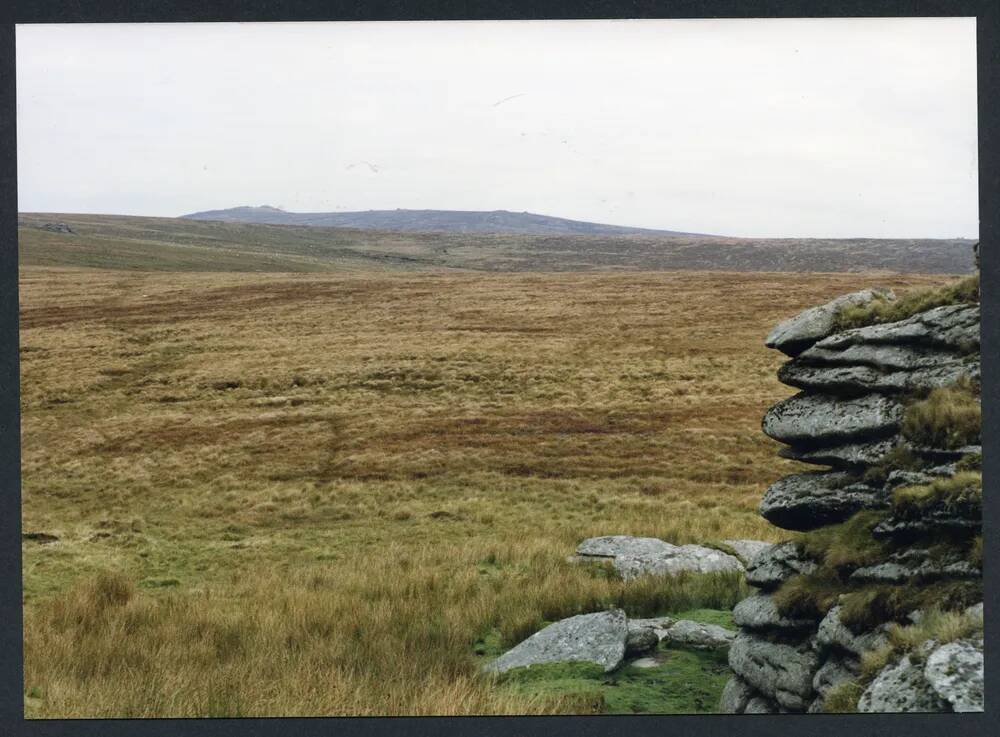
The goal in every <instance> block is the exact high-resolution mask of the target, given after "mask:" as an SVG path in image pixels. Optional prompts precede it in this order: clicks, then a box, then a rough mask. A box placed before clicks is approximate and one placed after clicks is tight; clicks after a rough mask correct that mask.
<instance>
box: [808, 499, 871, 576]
mask: <svg viewBox="0 0 1000 737" xmlns="http://www.w3.org/2000/svg"><path fill="white" fill-rule="evenodd" d="M884 517H885V514H884V513H883V512H879V511H875V510H864V511H861V512H858V513H857V514H855V515H854V516H852V517H851V518H850V519H848V520H847V521H846V522H841V523H840V524H837V525H829V526H827V527H821V528H819V529H818V530H814V531H812V532H810V533H809V534H807V535H803V536H802V537H801V539H800V541H799V542H800V545H801V546H802V548H803V550H804V551H805V552H806V554H807V555H808V556H810V557H811V558H814V559H816V560H818V561H820V562H821V563H822V564H823V565H824V566H826V567H828V568H832V569H836V570H842V569H846V568H857V567H859V566H865V565H869V564H872V563H875V562H877V561H879V560H881V559H882V558H884V557H885V555H886V553H887V552H888V551H887V550H886V546H885V545H884V544H883V543H881V542H880V541H878V540H876V539H875V538H873V537H872V528H873V527H875V525H877V524H878V523H879V522H880V521H881V520H882V519H883V518H884Z"/></svg>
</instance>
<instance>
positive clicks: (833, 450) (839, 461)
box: [778, 435, 905, 470]
mask: <svg viewBox="0 0 1000 737" xmlns="http://www.w3.org/2000/svg"><path fill="white" fill-rule="evenodd" d="M901 444H902V445H905V444H903V443H902V441H901V439H900V437H899V436H898V435H895V436H892V437H888V438H883V439H882V440H872V441H865V442H847V443H836V444H833V445H828V446H824V447H820V448H815V447H811V446H799V447H793V446H786V447H784V448H780V449H779V450H778V455H779V456H781V457H782V458H791V459H792V460H796V461H801V462H802V463H812V464H815V465H818V466H833V467H834V468H840V469H851V470H858V469H862V468H865V467H867V466H875V465H878V463H879V462H880V461H881V460H882V458H883V457H884V456H885V454H886V453H888V452H889V451H890V450H892V449H893V448H895V447H897V446H899V445H901Z"/></svg>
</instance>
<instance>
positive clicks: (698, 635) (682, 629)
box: [663, 619, 736, 650]
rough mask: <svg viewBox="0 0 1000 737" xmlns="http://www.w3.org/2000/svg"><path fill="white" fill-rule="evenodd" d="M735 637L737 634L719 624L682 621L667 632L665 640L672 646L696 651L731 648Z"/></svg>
mask: <svg viewBox="0 0 1000 737" xmlns="http://www.w3.org/2000/svg"><path fill="white" fill-rule="evenodd" d="M735 636H736V633H735V632H733V631H732V630H727V629H726V628H725V627H720V626H719V625H717V624H705V623H703V622H695V621H693V620H690V619H680V620H678V621H677V622H674V624H673V625H672V626H671V627H670V629H668V630H667V631H666V634H665V635H664V637H663V640H664V641H665V642H667V643H668V644H670V645H681V646H683V647H691V648H695V649H696V650H717V649H719V648H724V647H729V645H730V644H731V643H732V641H733V638H734V637H735Z"/></svg>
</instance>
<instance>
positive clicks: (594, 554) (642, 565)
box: [575, 535, 744, 580]
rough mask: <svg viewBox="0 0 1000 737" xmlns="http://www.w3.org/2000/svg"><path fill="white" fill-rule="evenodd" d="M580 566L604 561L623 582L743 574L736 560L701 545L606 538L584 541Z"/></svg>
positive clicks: (616, 536) (641, 539)
mask: <svg viewBox="0 0 1000 737" xmlns="http://www.w3.org/2000/svg"><path fill="white" fill-rule="evenodd" d="M575 560H577V561H580V562H593V561H608V562H610V563H611V565H612V566H614V569H615V570H616V571H618V573H619V574H621V577H622V578H624V579H625V580H629V579H632V578H635V577H637V576H641V575H645V574H652V575H657V576H673V575H677V574H678V573H682V572H685V571H690V572H692V573H720V572H726V571H737V572H738V571H743V570H744V566H743V563H742V562H740V559H739V558H737V557H736V556H733V555H729V554H728V553H724V552H722V551H721V550H716V549H715V548H708V547H705V546H703V545H672V544H670V543H668V542H664V541H663V540H658V539H656V538H654V537H630V536H628V535H606V536H604V537H592V538H588V539H587V540H584V541H583V542H582V543H580V545H579V546H578V547H577V549H576V558H575Z"/></svg>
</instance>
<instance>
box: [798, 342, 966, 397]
mask: <svg viewBox="0 0 1000 737" xmlns="http://www.w3.org/2000/svg"><path fill="white" fill-rule="evenodd" d="M810 350H811V349H810ZM807 353H808V351H807ZM804 357H805V354H803V355H802V356H800V357H799V358H797V359H795V360H793V361H789V362H788V363H786V364H784V365H782V366H781V368H779V369H778V381H780V382H781V383H783V384H787V385H788V386H793V387H795V388H796V389H805V390H807V391H813V392H820V393H824V394H869V393H872V392H882V393H888V394H892V393H895V394H900V393H912V392H923V391H928V390H930V389H935V388H937V387H941V386H948V385H950V384H954V383H955V382H956V381H958V379H959V378H960V377H962V376H970V377H972V378H973V379H978V378H979V376H980V375H981V371H982V369H981V366H980V360H979V356H978V355H976V356H970V357H964V358H953V359H952V360H950V361H947V362H942V363H938V364H933V365H929V366H925V367H922V368H914V369H911V370H893V371H884V370H882V369H879V368H875V367H873V366H865V365H860V364H858V365H847V366H840V365H824V364H820V365H817V364H814V363H809V362H805V361H803V360H802V359H803V358H804Z"/></svg>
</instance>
